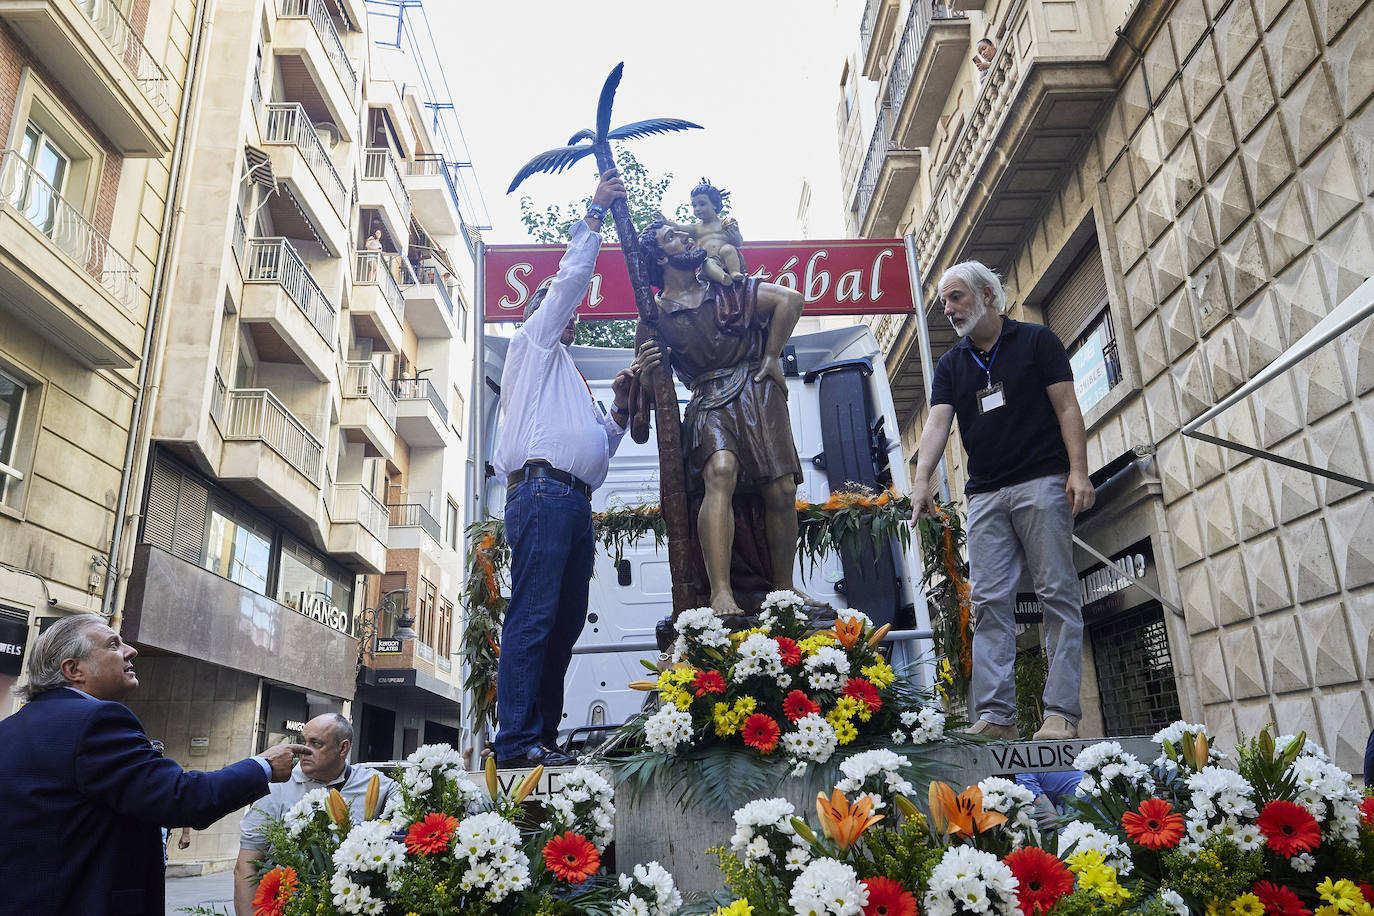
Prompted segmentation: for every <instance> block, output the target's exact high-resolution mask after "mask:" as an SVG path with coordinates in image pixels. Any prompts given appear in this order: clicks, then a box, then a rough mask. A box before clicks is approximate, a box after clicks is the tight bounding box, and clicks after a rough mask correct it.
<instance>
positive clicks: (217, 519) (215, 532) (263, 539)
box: [205, 507, 272, 595]
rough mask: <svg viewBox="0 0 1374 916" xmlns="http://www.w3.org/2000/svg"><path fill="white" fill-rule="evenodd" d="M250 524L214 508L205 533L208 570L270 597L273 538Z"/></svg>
mask: <svg viewBox="0 0 1374 916" xmlns="http://www.w3.org/2000/svg"><path fill="white" fill-rule="evenodd" d="M250 524H251V523H248V522H246V520H244V519H243V518H242V517H240V518H237V519H235V518H230V517H229V516H228V515H227V514H225V510H223V509H221V508H219V507H216V508H215V509H212V510H211V512H210V519H209V524H208V525H207V526H206V532H205V568H206V569H208V570H210V571H211V572H213V573H217V574H219V575H221V576H223V577H224V578H226V579H228V580H229V581H231V582H237V583H238V584H239V585H242V586H243V587H244V588H251V589H252V590H253V591H255V592H257V593H258V594H259V595H266V594H267V576H268V573H269V572H270V570H271V563H272V538H271V535H270V534H269V533H267V532H263V531H260V530H254V528H253V527H250Z"/></svg>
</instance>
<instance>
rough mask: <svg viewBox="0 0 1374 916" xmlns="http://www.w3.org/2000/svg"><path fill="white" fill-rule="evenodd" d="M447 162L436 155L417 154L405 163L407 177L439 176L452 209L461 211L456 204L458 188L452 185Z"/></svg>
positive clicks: (450, 172)
mask: <svg viewBox="0 0 1374 916" xmlns="http://www.w3.org/2000/svg"><path fill="white" fill-rule="evenodd" d="M449 164H450V163H449V162H448V160H447V159H445V158H444V157H443V156H440V155H439V154H438V153H419V154H418V155H416V157H415V158H414V159H412V160H410V162H409V163H407V171H406V174H408V175H439V176H442V177H443V179H444V184H445V185H446V186H447V187H448V196H449V197H450V198H451V199H452V200H453V208H454V209H455V210H458V211H460V212H461V211H462V209H463V208H462V207H461V206H460V205H459V203H458V186H457V185H455V184H454V183H453V171H452V170H451V169H450V168H449Z"/></svg>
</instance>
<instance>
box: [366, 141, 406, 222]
mask: <svg viewBox="0 0 1374 916" xmlns="http://www.w3.org/2000/svg"><path fill="white" fill-rule="evenodd" d="M363 177H364V178H373V179H378V180H381V181H385V182H386V184H387V187H388V188H390V189H391V194H392V196H393V197H395V198H396V204H397V205H398V206H399V207H400V208H401V221H402V222H404V223H405V224H406V225H409V224H410V194H409V193H408V192H407V191H406V186H405V182H403V181H402V180H401V170H400V169H399V168H398V167H397V165H396V157H394V156H392V155H391V150H389V149H387V148H386V147H374V148H371V149H365V150H363Z"/></svg>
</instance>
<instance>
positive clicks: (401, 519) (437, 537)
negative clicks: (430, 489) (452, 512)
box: [387, 503, 443, 550]
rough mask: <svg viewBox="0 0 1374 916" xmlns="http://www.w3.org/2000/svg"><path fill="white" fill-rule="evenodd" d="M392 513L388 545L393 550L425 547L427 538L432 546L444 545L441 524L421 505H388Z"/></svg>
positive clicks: (388, 531) (388, 527) (389, 521)
mask: <svg viewBox="0 0 1374 916" xmlns="http://www.w3.org/2000/svg"><path fill="white" fill-rule="evenodd" d="M387 510H388V511H389V513H390V518H389V520H388V526H387V543H388V546H389V547H390V548H391V549H392V550H408V549H415V548H417V547H424V546H425V536H428V538H429V541H430V543H431V544H442V543H443V538H442V536H441V534H440V529H439V522H438V520H437V519H436V518H435V517H434V515H433V514H431V513H430V511H429V508H428V507H426V506H424V505H422V504H421V503H387Z"/></svg>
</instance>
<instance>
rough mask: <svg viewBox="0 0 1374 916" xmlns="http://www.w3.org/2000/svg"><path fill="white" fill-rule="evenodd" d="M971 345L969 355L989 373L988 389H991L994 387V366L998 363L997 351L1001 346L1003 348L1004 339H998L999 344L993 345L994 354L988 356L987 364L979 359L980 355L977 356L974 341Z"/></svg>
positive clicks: (979, 366)
mask: <svg viewBox="0 0 1374 916" xmlns="http://www.w3.org/2000/svg"><path fill="white" fill-rule="evenodd" d="M969 343H970V346H969V348H968V355H969V356H972V357H973V361H974V362H975V363H977V364H978V368H980V369H982V370H983V371H984V372H986V373H987V376H988V387H989V388H991V387H992V364H993V363H995V362H996V361H997V351H998V350H999V349H1000V348H1001V346H1002V338H1001V337H998V338H997V343H995V344H993V346H992V353H991V354H990V355H989V356H988V361H987V362H986V363H985V362H983V361H982V360H981V359H979V358H978V354H977V353H976V352H974V349H973V346H972V341H970V342H969Z"/></svg>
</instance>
